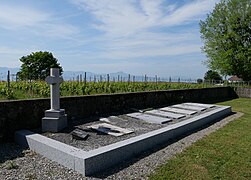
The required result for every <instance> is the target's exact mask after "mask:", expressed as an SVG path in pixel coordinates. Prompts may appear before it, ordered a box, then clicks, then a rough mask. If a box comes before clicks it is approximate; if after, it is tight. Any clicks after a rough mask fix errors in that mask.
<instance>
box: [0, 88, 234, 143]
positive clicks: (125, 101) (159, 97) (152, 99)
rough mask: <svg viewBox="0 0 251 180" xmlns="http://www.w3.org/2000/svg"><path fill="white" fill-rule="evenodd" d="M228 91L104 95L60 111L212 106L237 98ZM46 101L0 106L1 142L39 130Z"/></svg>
mask: <svg viewBox="0 0 251 180" xmlns="http://www.w3.org/2000/svg"><path fill="white" fill-rule="evenodd" d="M236 97H237V95H236V93H235V92H234V90H233V89H232V88H230V87H218V88H204V89H188V90H167V91H151V92H137V93H123V94H122V93H121V94H105V95H91V96H76V97H63V98H61V108H63V109H65V110H66V114H67V115H68V117H69V118H68V121H69V120H71V117H88V116H90V115H93V114H95V113H101V114H102V113H110V112H121V111H123V110H125V109H129V108H148V107H161V106H165V105H171V104H176V103H181V102H201V103H214V102H219V101H224V100H229V99H233V98H236ZM46 109H50V100H49V99H32V100H13V101H1V102H0V114H1V116H0V141H10V140H13V135H14V132H15V131H16V130H20V129H34V128H39V127H40V126H41V118H42V117H43V116H44V111H45V110H46Z"/></svg>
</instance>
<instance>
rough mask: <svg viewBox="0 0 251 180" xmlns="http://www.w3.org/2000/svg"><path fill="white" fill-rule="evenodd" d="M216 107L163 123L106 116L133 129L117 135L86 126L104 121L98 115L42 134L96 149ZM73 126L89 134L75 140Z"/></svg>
mask: <svg viewBox="0 0 251 180" xmlns="http://www.w3.org/2000/svg"><path fill="white" fill-rule="evenodd" d="M217 108H219V107H217V106H215V107H212V108H208V109H207V110H204V111H202V112H197V113H196V114H194V115H186V116H185V117H183V118H180V119H172V121H170V122H168V123H165V124H154V123H147V122H145V121H143V120H138V119H135V118H131V117H129V116H127V115H126V113H125V114H121V115H116V116H108V117H107V118H106V119H108V120H109V123H108V124H111V125H115V126H118V127H121V128H125V129H128V130H132V131H133V133H131V134H126V135H123V136H119V137H115V136H111V135H105V134H103V133H100V132H97V131H95V130H91V129H88V128H87V126H91V125H96V124H100V123H104V122H101V121H98V120H99V117H94V119H96V120H95V121H92V120H90V119H88V118H87V119H85V120H81V119H76V122H77V123H74V121H73V124H71V125H69V126H68V128H67V129H65V130H64V131H63V132H61V133H43V135H45V136H47V137H49V138H52V139H55V140H57V141H60V142H62V143H65V144H68V145H70V146H74V147H76V148H80V149H82V150H84V151H90V150H93V149H97V148H99V147H102V146H106V145H109V144H112V143H116V142H119V141H123V140H126V139H129V138H132V137H135V136H139V135H141V134H145V133H147V132H151V131H153V130H156V129H160V128H163V127H165V126H168V125H171V124H175V123H178V122H181V121H184V120H186V119H188V118H192V117H195V116H198V115H201V114H204V113H206V112H209V111H212V110H215V109H217ZM81 122H89V123H84V124H83V123H81ZM75 124H80V125H77V126H75ZM75 127H80V128H81V129H83V130H84V132H85V133H86V134H88V135H89V136H88V138H87V140H75V139H73V138H72V135H71V134H70V133H69V132H71V131H72V130H74V129H75Z"/></svg>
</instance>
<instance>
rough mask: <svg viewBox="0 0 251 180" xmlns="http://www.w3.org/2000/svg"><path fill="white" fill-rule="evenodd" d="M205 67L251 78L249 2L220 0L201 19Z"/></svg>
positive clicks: (223, 73) (246, 78) (248, 0)
mask: <svg viewBox="0 0 251 180" xmlns="http://www.w3.org/2000/svg"><path fill="white" fill-rule="evenodd" d="M200 32H201V37H202V39H203V41H204V46H203V48H202V50H203V51H204V52H205V53H206V55H207V61H206V64H207V66H208V67H209V68H210V69H212V70H216V71H219V72H220V73H221V74H222V75H236V76H238V77H240V78H242V79H243V80H251V1H250V0H221V1H220V2H219V3H218V4H216V6H215V8H214V10H213V12H212V13H210V14H208V15H207V18H206V20H205V21H201V22H200Z"/></svg>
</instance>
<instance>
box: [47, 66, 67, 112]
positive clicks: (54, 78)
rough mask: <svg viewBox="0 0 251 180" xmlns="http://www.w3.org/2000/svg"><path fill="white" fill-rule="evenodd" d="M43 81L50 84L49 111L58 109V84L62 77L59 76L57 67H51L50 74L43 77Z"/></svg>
mask: <svg viewBox="0 0 251 180" xmlns="http://www.w3.org/2000/svg"><path fill="white" fill-rule="evenodd" d="M45 81H46V82H47V83H48V84H50V91H51V109H50V110H51V111H60V101H59V98H60V91H59V87H60V84H61V83H62V82H63V78H62V77H60V76H59V68H51V69H50V76H48V77H46V78H45Z"/></svg>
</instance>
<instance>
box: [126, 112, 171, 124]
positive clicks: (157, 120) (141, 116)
mask: <svg viewBox="0 0 251 180" xmlns="http://www.w3.org/2000/svg"><path fill="white" fill-rule="evenodd" d="M126 115H127V116H129V117H132V118H136V119H140V120H143V121H146V122H149V123H155V124H164V123H167V122H170V121H172V120H171V119H169V118H163V117H158V116H153V115H149V114H144V113H130V114H126Z"/></svg>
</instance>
